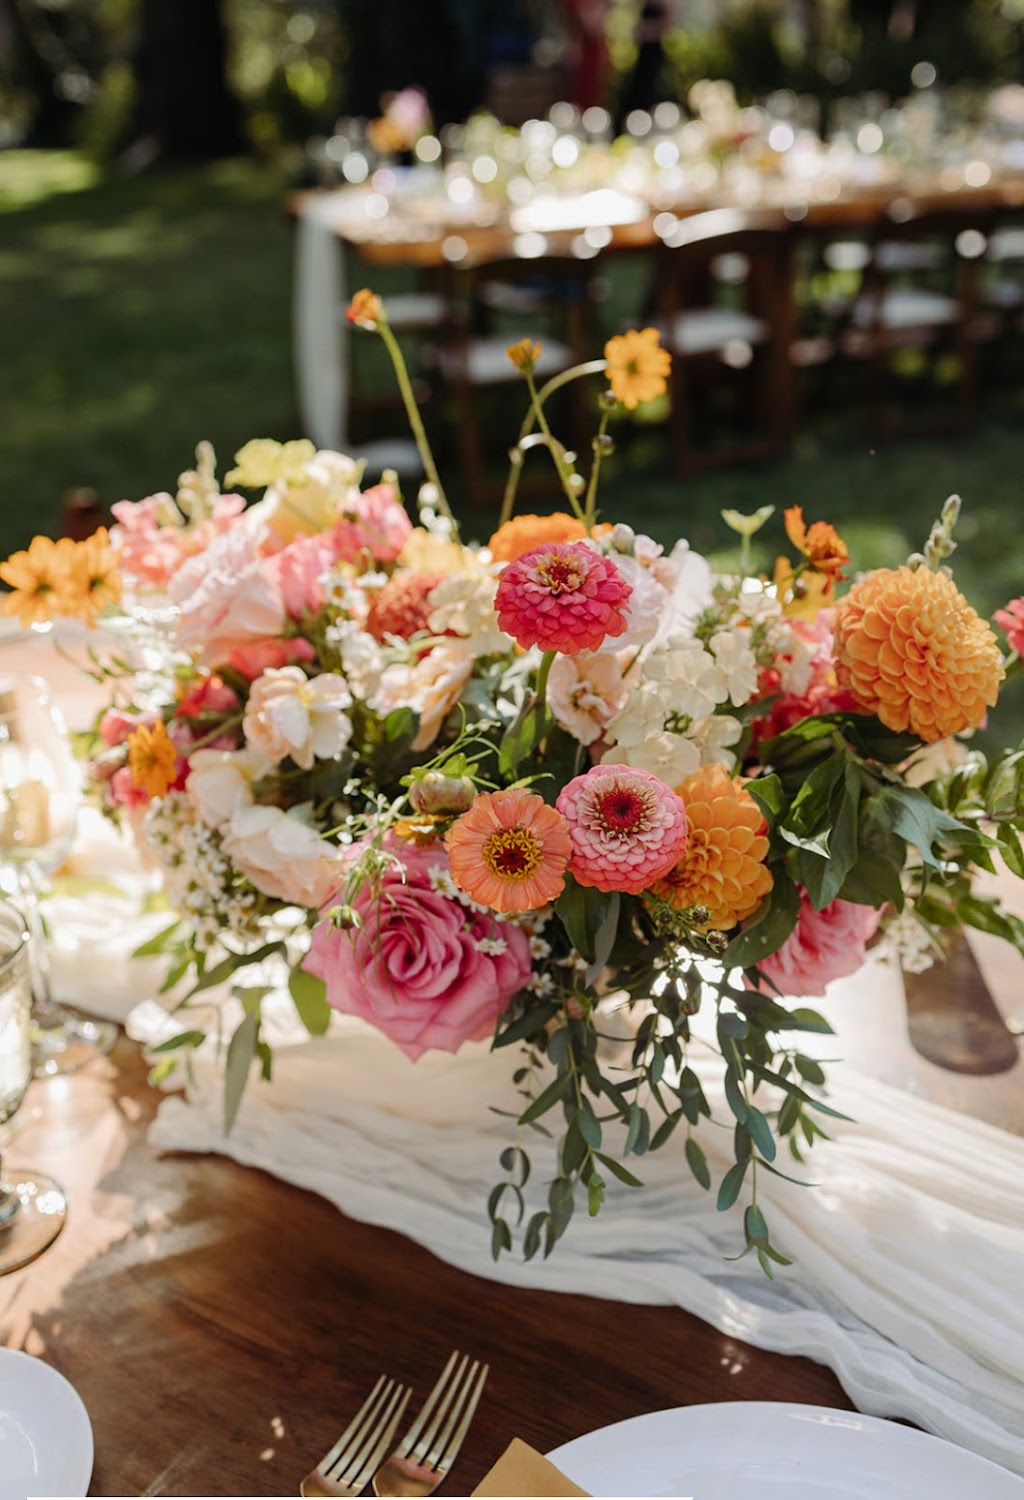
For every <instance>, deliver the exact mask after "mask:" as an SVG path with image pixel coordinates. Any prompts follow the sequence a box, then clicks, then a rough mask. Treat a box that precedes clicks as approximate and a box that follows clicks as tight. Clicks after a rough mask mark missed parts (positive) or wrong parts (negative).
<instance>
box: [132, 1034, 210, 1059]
mask: <svg viewBox="0 0 1024 1500" xmlns="http://www.w3.org/2000/svg"><path fill="white" fill-rule="evenodd" d="M205 1041H206V1032H205V1031H179V1032H178V1034H177V1036H172V1037H168V1038H167V1041H166V1042H158V1043H157V1045H156V1046H155V1047H147V1048H146V1051H147V1052H150V1053H152V1054H153V1055H154V1056H155V1055H156V1054H157V1053H159V1052H177V1051H178V1050H179V1049H180V1048H182V1047H201V1046H202V1044H203V1042H205Z"/></svg>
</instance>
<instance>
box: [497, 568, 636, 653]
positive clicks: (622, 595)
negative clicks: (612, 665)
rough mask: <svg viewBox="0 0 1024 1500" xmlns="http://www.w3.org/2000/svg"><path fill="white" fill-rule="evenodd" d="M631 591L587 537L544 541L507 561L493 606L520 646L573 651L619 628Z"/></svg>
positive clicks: (621, 628) (618, 631) (595, 645)
mask: <svg viewBox="0 0 1024 1500" xmlns="http://www.w3.org/2000/svg"><path fill="white" fill-rule="evenodd" d="M632 592H633V590H632V588H631V587H630V585H629V584H628V583H627V582H626V580H625V579H624V578H623V576H622V574H621V573H620V572H619V570H618V568H617V567H616V566H615V564H614V563H613V562H612V561H611V559H610V558H607V557H602V556H601V555H600V554H599V553H597V552H595V551H594V550H593V549H592V548H591V547H588V546H587V544H586V542H546V543H544V544H543V545H542V546H540V547H534V548H533V550H532V551H530V552H526V553H524V554H523V556H522V557H520V558H517V559H516V561H515V562H513V563H509V564H508V566H507V567H506V568H505V569H504V571H503V572H502V575H501V577H500V579H499V580H498V591H497V593H496V594H495V596H494V606H495V609H496V610H497V613H498V624H499V625H500V626H501V628H502V630H504V631H506V632H507V633H508V634H509V635H511V636H513V637H514V638H515V639H516V641H518V643H519V645H520V646H523V647H524V648H525V647H527V646H539V647H540V648H541V650H542V651H562V652H564V654H565V655H566V656H575V655H576V653H577V651H585V650H589V651H596V650H597V648H598V646H600V644H601V642H602V641H603V640H604V639H605V637H606V636H609V635H621V634H622V633H623V631H624V630H625V629H626V614H627V612H628V608H629V600H630V595H631V594H632Z"/></svg>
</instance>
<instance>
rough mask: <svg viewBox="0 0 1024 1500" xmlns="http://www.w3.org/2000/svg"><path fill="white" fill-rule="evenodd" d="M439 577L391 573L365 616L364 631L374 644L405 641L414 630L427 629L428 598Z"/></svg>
mask: <svg viewBox="0 0 1024 1500" xmlns="http://www.w3.org/2000/svg"><path fill="white" fill-rule="evenodd" d="M442 576H443V575H442V574H440V573H420V572H414V571H413V570H412V569H411V568H410V569H406V570H403V571H402V572H399V573H393V574H392V575H391V577H390V578H389V579H388V581H387V583H386V584H385V585H384V587H383V588H382V589H381V591H380V593H378V594H375V595H374V597H373V603H372V604H371V605H370V608H369V611H368V613H367V616H366V629H367V630H368V631H369V633H370V635H372V636H373V638H374V640H377V641H381V642H383V641H384V640H385V638H386V637H387V636H389V635H397V636H401V638H402V640H403V641H407V640H409V638H410V637H411V636H414V635H415V634H416V632H417V631H418V630H429V629H430V624H429V620H430V614H431V610H430V605H429V604H428V603H427V599H428V596H429V595H430V594H431V592H432V591H433V590H434V589H436V588H437V585H438V584H439V583H440V582H441V579H442Z"/></svg>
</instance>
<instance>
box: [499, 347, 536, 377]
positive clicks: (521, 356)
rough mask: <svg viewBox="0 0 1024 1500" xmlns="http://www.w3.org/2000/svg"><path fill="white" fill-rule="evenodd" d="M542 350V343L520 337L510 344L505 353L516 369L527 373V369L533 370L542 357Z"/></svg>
mask: <svg viewBox="0 0 1024 1500" xmlns="http://www.w3.org/2000/svg"><path fill="white" fill-rule="evenodd" d="M540 350H541V346H540V344H539V343H535V342H534V340H533V339H518V340H517V341H516V342H515V343H514V344H509V346H508V348H507V349H506V350H505V353H506V354H507V355H508V357H509V359H510V360H511V361H512V363H513V364H514V365H515V367H516V369H517V370H521V371H522V372H523V374H524V375H525V374H526V372H527V370H532V369H533V367H534V365H535V364H536V363H537V361H538V359H540Z"/></svg>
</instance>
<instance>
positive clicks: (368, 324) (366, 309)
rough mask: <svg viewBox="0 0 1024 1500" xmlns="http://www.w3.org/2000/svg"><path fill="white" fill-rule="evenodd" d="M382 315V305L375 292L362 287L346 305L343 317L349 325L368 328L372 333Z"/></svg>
mask: <svg viewBox="0 0 1024 1500" xmlns="http://www.w3.org/2000/svg"><path fill="white" fill-rule="evenodd" d="M383 313H384V304H383V303H382V302H381V300H380V298H379V297H378V296H377V293H376V292H371V291H370V289H369V287H365V286H364V287H363V289H362V290H361V291H358V292H356V294H355V296H354V297H353V298H352V301H351V302H350V303H349V305H348V311H347V312H346V314H345V316H346V318H347V319H348V321H349V322H350V323H355V324H356V325H357V326H358V327H359V328H369V329H370V331H371V332H374V331H375V330H376V328H377V325H378V323H379V322H380V321H381V318H382V316H383Z"/></svg>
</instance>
